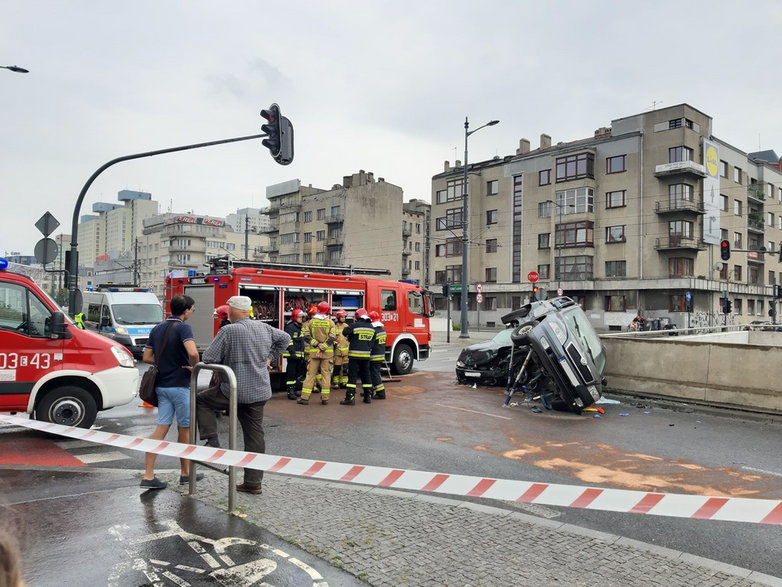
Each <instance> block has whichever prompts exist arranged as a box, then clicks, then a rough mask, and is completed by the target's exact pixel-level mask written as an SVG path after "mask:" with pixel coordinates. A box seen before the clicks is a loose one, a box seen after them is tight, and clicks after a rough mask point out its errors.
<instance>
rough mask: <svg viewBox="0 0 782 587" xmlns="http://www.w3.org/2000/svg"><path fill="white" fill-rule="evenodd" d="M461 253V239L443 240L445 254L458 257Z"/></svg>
mask: <svg viewBox="0 0 782 587" xmlns="http://www.w3.org/2000/svg"><path fill="white" fill-rule="evenodd" d="M461 254H462V239H460V238H449V239H447V240H446V241H445V256H446V257H458V256H459V255H461Z"/></svg>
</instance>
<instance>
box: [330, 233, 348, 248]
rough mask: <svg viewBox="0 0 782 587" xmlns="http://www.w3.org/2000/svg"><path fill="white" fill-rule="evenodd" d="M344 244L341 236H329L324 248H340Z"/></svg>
mask: <svg viewBox="0 0 782 587" xmlns="http://www.w3.org/2000/svg"><path fill="white" fill-rule="evenodd" d="M344 243H345V239H344V238H342V235H341V234H340V235H333V236H329V237H328V238H327V239H326V246H327V247H332V248H333V247H341V246H342V245H343V244H344Z"/></svg>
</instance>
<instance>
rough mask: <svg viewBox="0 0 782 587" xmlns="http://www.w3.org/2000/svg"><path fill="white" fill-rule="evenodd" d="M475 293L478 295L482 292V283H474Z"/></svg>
mask: <svg viewBox="0 0 782 587" xmlns="http://www.w3.org/2000/svg"><path fill="white" fill-rule="evenodd" d="M475 291H477V292H478V293H481V292H482V291H483V284H482V283H476V284H475Z"/></svg>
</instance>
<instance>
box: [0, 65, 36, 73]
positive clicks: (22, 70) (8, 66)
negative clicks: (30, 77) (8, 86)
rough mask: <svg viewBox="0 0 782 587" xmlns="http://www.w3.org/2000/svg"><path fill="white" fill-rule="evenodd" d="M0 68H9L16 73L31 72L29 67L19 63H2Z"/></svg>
mask: <svg viewBox="0 0 782 587" xmlns="http://www.w3.org/2000/svg"><path fill="white" fill-rule="evenodd" d="M0 69H7V70H9V71H13V72H16V73H30V71H29V70H28V69H25V68H24V67H19V66H18V65H0Z"/></svg>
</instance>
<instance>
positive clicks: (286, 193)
mask: <svg viewBox="0 0 782 587" xmlns="http://www.w3.org/2000/svg"><path fill="white" fill-rule="evenodd" d="M266 197H267V198H268V199H269V203H270V205H269V208H268V210H267V213H268V214H269V219H270V227H269V229H268V234H269V236H270V243H269V249H268V252H269V253H270V258H271V260H272V261H275V262H279V263H288V264H307V265H310V264H312V265H322V266H348V265H352V266H354V267H362V268H371V269H388V270H389V272H390V277H389V278H390V279H409V280H415V281H416V282H418V283H423V277H424V275H425V274H426V269H425V266H426V259H427V257H426V254H425V252H426V249H425V246H424V243H425V236H426V221H427V214H428V204H427V203H425V202H420V201H414V202H413V203H408V204H403V202H402V197H403V194H402V188H400V187H399V186H396V185H393V184H391V183H388V182H386V181H385V180H384V179H383V178H382V177H381V178H378V179H377V180H376V179H375V177H374V174H373V173H371V172H365V171H363V170H362V171H359V172H358V173H354V174H352V175H348V176H345V177H344V178H343V181H342V183H341V184H336V185H334V186H333V187H332V188H331V189H330V190H324V189H320V188H314V187H312V186H311V185H309V186H302V185H301V182H300V181H299V180H298V179H295V180H291V181H287V182H284V183H280V184H276V185H272V186H268V187H267V188H266Z"/></svg>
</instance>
